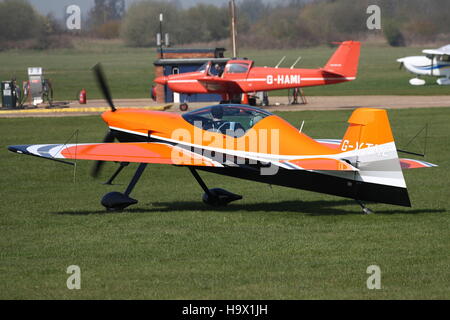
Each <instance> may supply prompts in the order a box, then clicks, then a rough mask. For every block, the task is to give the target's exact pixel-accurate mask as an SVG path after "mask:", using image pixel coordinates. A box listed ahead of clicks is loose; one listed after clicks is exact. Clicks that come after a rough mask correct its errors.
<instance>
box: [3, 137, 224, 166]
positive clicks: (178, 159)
mask: <svg viewBox="0 0 450 320" xmlns="http://www.w3.org/2000/svg"><path fill="white" fill-rule="evenodd" d="M8 149H9V150H10V151H12V152H16V153H20V154H26V155H33V156H37V157H41V158H46V159H50V160H57V161H58V159H80V160H103V161H120V162H140V163H162V164H174V165H186V166H208V167H222V165H221V164H219V163H218V162H216V161H214V160H211V159H210V158H207V157H204V156H202V155H199V154H197V153H193V152H191V151H189V150H186V149H183V148H180V147H177V146H173V145H168V144H162V143H155V142H136V143H90V144H37V145H19V146H9V147H8ZM59 161H61V160H59ZM62 162H64V160H62Z"/></svg>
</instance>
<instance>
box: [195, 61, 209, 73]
mask: <svg viewBox="0 0 450 320" xmlns="http://www.w3.org/2000/svg"><path fill="white" fill-rule="evenodd" d="M208 63H209V62H205V63H204V64H202V65H201V66H200V68H198V69H197V71H198V72H203V71H205V70H206V67H207V66H208Z"/></svg>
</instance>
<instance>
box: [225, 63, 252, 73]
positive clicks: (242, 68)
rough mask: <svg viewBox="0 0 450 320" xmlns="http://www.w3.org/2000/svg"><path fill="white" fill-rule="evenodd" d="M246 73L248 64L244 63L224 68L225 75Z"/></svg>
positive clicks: (232, 64)
mask: <svg viewBox="0 0 450 320" xmlns="http://www.w3.org/2000/svg"><path fill="white" fill-rule="evenodd" d="M247 71H248V64H245V63H230V64H228V65H227V66H226V72H227V73H246V72H247Z"/></svg>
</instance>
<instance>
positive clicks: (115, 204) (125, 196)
mask: <svg viewBox="0 0 450 320" xmlns="http://www.w3.org/2000/svg"><path fill="white" fill-rule="evenodd" d="M146 167H147V163H141V164H140V165H139V167H138V168H137V169H136V172H135V173H134V176H133V178H132V179H131V181H130V184H129V185H128V187H127V189H126V190H125V192H124V193H121V192H110V193H107V194H105V195H104V196H103V198H102V201H101V203H102V205H103V206H104V207H105V208H106V210H108V211H121V210H123V209H125V208H126V207H128V206H130V205H132V204H136V203H137V202H138V201H137V200H136V199H133V198H131V197H130V193H131V191H133V189H134V187H135V186H136V183H137V182H138V181H139V179H140V177H141V175H142V173H143V172H144V170H145V168H146Z"/></svg>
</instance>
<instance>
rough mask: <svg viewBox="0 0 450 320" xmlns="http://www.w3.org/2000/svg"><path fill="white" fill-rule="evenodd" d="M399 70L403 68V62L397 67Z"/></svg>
mask: <svg viewBox="0 0 450 320" xmlns="http://www.w3.org/2000/svg"><path fill="white" fill-rule="evenodd" d="M398 69H399V70H402V69H403V62H400V66H399V67H398Z"/></svg>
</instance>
